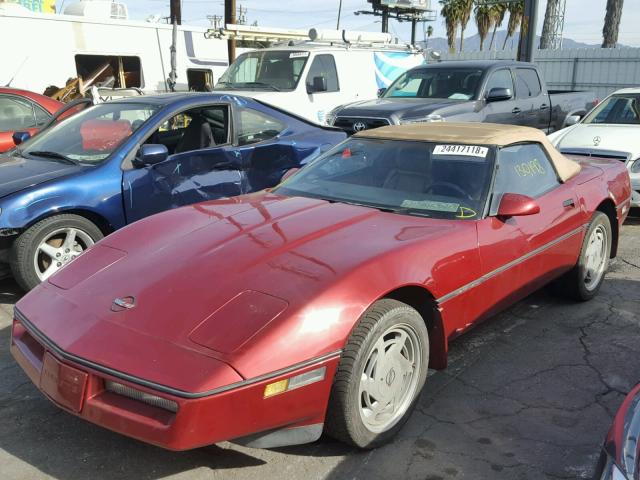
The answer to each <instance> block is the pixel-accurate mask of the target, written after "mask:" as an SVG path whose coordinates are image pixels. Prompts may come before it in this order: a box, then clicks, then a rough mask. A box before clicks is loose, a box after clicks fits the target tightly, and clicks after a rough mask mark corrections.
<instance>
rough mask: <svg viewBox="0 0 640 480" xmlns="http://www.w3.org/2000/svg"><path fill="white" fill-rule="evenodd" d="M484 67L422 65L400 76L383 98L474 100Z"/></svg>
mask: <svg viewBox="0 0 640 480" xmlns="http://www.w3.org/2000/svg"><path fill="white" fill-rule="evenodd" d="M481 78H482V70H476V69H469V68H449V69H444V68H431V69H429V68H419V69H415V70H408V71H406V72H405V73H403V74H402V75H400V76H399V77H398V79H397V80H396V81H395V82H393V83H392V84H391V86H390V87H389V88H388V89H387V91H386V92H385V93H384V95H382V97H383V98H447V99H450V100H471V99H472V98H474V97H475V96H476V92H477V91H478V86H479V84H480V79H481Z"/></svg>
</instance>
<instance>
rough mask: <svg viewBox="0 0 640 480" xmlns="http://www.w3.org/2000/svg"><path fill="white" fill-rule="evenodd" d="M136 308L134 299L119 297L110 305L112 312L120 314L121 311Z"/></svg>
mask: <svg viewBox="0 0 640 480" xmlns="http://www.w3.org/2000/svg"><path fill="white" fill-rule="evenodd" d="M135 306H136V298H135V297H120V298H116V299H115V300H114V301H113V304H112V305H111V311H112V312H121V311H123V310H131V309H132V308H135Z"/></svg>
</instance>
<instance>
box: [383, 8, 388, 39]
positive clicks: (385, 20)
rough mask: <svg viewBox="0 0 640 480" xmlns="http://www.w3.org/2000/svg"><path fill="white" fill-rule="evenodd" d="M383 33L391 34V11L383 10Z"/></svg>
mask: <svg viewBox="0 0 640 480" xmlns="http://www.w3.org/2000/svg"><path fill="white" fill-rule="evenodd" d="M382 33H389V9H388V8H387V7H385V8H384V10H382Z"/></svg>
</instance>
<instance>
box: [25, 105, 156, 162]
mask: <svg viewBox="0 0 640 480" xmlns="http://www.w3.org/2000/svg"><path fill="white" fill-rule="evenodd" d="M158 108H159V107H157V106H155V105H145V104H137V103H117V102H114V103H101V104H99V105H96V106H93V107H90V108H87V109H86V110H83V111H81V112H79V113H76V114H75V115H72V116H70V117H68V118H66V119H64V120H62V121H60V123H57V124H56V125H54V126H52V127H51V128H48V129H46V130H44V131H42V132H41V133H39V134H38V135H36V136H35V137H34V138H32V139H30V140H28V141H27V142H26V143H24V144H22V145H20V146H19V147H18V148H16V149H15V150H14V154H19V155H22V156H25V157H28V158H33V159H39V158H42V159H46V160H55V161H60V162H65V163H74V164H75V163H80V164H97V163H100V162H101V161H103V160H104V159H106V158H107V157H108V156H109V155H111V154H112V153H113V152H114V151H115V150H116V149H117V148H118V147H119V146H120V144H121V143H122V142H124V141H125V140H126V139H127V138H129V136H131V134H132V133H133V132H135V131H136V130H137V129H138V128H140V127H141V126H142V125H143V124H144V123H145V122H146V121H147V119H149V117H151V115H153V113H155V111H156V110H157V109H158Z"/></svg>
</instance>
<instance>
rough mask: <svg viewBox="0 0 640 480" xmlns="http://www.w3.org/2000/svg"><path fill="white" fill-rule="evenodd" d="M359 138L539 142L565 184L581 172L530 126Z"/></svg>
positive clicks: (419, 129)
mask: <svg viewBox="0 0 640 480" xmlns="http://www.w3.org/2000/svg"><path fill="white" fill-rule="evenodd" d="M355 136H356V137H365V138H384V139H388V140H418V141H423V142H439V143H453V144H458V143H460V144H464V145H482V146H487V145H495V146H498V147H504V146H507V145H513V144H514V143H523V142H537V143H540V144H542V146H543V147H544V148H545V149H546V150H547V153H548V154H549V158H551V161H552V162H553V164H554V166H555V167H556V171H557V172H558V176H559V177H560V179H561V180H562V181H563V182H566V181H567V180H569V179H570V178H572V177H574V176H576V175H577V174H578V172H580V165H579V164H578V163H576V162H574V161H573V160H570V159H568V158H567V157H565V156H564V155H562V154H561V153H560V152H559V151H558V150H556V148H555V147H554V146H553V145H551V143H550V142H549V140H548V139H547V136H546V135H545V134H544V133H542V131H541V130H538V129H535V128H529V127H518V126H515V125H498V124H495V123H449V122H442V123H414V124H410V125H390V126H388V127H380V128H376V129H373V130H364V131H362V132H358V133H356V135H355Z"/></svg>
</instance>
